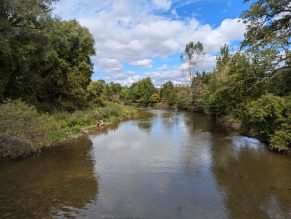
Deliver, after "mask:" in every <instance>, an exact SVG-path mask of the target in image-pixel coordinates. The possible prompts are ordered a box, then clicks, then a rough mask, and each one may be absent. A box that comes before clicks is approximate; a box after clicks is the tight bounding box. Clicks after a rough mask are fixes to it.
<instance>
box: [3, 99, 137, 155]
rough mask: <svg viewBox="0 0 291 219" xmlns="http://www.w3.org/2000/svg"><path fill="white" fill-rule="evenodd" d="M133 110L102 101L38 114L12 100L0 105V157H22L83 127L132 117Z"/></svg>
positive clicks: (133, 115) (21, 103)
mask: <svg viewBox="0 0 291 219" xmlns="http://www.w3.org/2000/svg"><path fill="white" fill-rule="evenodd" d="M137 115H138V111H137V110H136V109H135V108H134V107H130V106H124V105H119V104H114V103H110V102H106V103H105V106H104V107H97V108H96V107H92V108H87V109H85V110H82V111H75V112H73V113H68V112H57V113H54V114H52V115H48V114H41V113H39V112H38V111H37V110H36V108H35V107H33V106H29V105H27V104H26V103H24V102H22V101H20V100H15V101H8V102H6V103H4V104H1V105H0V120H1V123H0V133H1V134H0V157H2V156H10V157H18V156H26V155H29V154H31V153H33V152H35V151H38V150H41V149H42V148H43V147H46V146H50V145H52V144H54V143H55V142H56V141H60V140H63V139H65V138H66V137H68V136H71V135H75V134H79V133H80V132H81V131H82V129H83V128H84V127H87V126H92V125H96V122H97V120H103V121H104V122H112V121H120V120H124V119H129V118H133V117H136V116H137Z"/></svg>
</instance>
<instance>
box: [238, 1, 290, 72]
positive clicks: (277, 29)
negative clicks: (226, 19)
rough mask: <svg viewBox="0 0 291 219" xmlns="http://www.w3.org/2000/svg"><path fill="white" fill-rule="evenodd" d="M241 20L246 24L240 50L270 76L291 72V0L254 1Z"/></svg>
mask: <svg viewBox="0 0 291 219" xmlns="http://www.w3.org/2000/svg"><path fill="white" fill-rule="evenodd" d="M244 2H250V0H244ZM241 18H242V20H243V22H244V23H245V24H246V25H247V31H246V33H245V39H244V41H243V43H242V47H246V48H247V50H248V51H249V52H251V53H252V54H253V55H255V56H256V57H257V58H258V59H259V61H261V64H263V65H267V66H268V67H269V74H270V76H271V77H275V76H276V74H278V73H279V72H280V71H282V70H284V69H289V71H290V63H288V62H287V60H288V59H289V60H290V55H291V54H290V39H291V23H290V22H291V4H290V0H280V1H278V0H256V1H254V2H253V3H252V4H251V6H250V8H249V9H247V10H245V11H244V12H243V13H242V14H241Z"/></svg>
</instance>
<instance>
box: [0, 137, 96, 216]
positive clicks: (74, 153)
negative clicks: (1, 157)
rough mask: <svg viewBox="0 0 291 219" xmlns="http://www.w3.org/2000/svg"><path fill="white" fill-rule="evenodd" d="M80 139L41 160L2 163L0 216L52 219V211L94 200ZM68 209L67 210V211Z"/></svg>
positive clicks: (90, 166)
mask: <svg viewBox="0 0 291 219" xmlns="http://www.w3.org/2000/svg"><path fill="white" fill-rule="evenodd" d="M91 146H92V143H91V141H90V140H88V138H86V137H83V138H80V139H78V140H74V141H72V142H70V143H66V144H65V145H60V146H58V147H56V148H54V149H53V150H50V151H47V152H44V153H43V154H42V155H41V156H40V157H37V158H32V159H28V160H23V161H19V162H18V161H17V162H16V161H13V162H8V163H4V164H3V163H2V164H1V167H0V185H1V187H0V200H1V201H0V214H1V217H3V218H5V217H9V218H51V214H52V212H56V213H60V212H61V211H62V210H63V211H68V212H67V213H69V212H70V211H69V210H68V209H71V208H84V207H85V206H86V204H88V203H90V202H92V201H94V200H96V197H97V194H98V181H97V179H96V174H95V173H94V162H93V160H92V158H90V156H91V155H90V149H91ZM66 208H67V210H66Z"/></svg>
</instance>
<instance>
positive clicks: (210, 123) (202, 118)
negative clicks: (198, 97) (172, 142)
mask: <svg viewBox="0 0 291 219" xmlns="http://www.w3.org/2000/svg"><path fill="white" fill-rule="evenodd" d="M185 124H186V125H187V126H188V127H189V128H190V131H192V132H193V131H203V132H211V133H212V134H214V135H216V134H219V135H225V134H227V130H226V129H225V128H224V127H223V126H222V125H221V124H220V123H217V122H216V119H215V117H212V116H210V115H206V114H203V113H186V116H185Z"/></svg>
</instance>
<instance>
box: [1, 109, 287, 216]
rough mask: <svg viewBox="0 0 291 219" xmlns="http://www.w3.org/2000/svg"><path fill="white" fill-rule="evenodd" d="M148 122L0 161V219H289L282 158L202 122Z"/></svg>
mask: <svg viewBox="0 0 291 219" xmlns="http://www.w3.org/2000/svg"><path fill="white" fill-rule="evenodd" d="M151 112H152V113H153V116H152V117H148V118H144V119H139V120H132V121H126V122H122V123H119V124H115V125H114V126H112V127H111V128H110V129H108V130H102V131H100V132H93V133H91V134H89V135H88V136H84V137H81V138H79V139H77V140H74V141H70V142H67V143H64V144H61V145H59V146H58V147H56V148H54V149H51V150H48V151H45V152H44V153H42V154H41V155H40V156H38V157H34V158H30V159H27V160H20V161H8V162H7V161H1V162H0V218H106V219H107V218H124V219H128V218H151V219H155V218H165V219H171V218H187V219H188V218H258V219H259V218H284V219H285V218H291V169H290V167H291V159H290V158H288V157H286V156H283V155H279V154H276V153H272V152H269V151H268V150H266V149H265V147H264V146H263V145H262V144H261V143H260V142H258V141H257V140H255V139H250V138H246V137H242V136H237V135H236V134H235V133H231V132H229V131H227V130H225V129H224V128H223V127H221V126H220V125H219V124H217V123H216V122H215V120H214V119H213V118H210V117H208V116H205V115H201V114H195V113H186V112H175V111H163V110H151Z"/></svg>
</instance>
